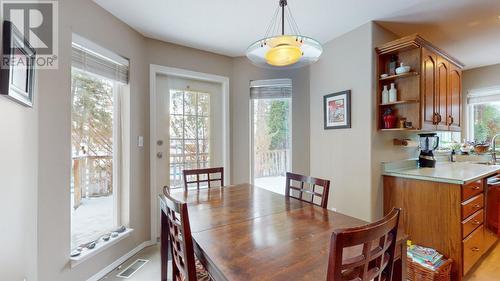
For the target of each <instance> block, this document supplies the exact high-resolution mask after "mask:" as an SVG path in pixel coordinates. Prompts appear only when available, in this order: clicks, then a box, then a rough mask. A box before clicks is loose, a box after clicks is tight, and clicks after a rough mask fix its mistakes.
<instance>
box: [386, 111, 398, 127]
mask: <svg viewBox="0 0 500 281" xmlns="http://www.w3.org/2000/svg"><path fill="white" fill-rule="evenodd" d="M396 121H397V117H396V115H394V114H389V115H385V116H384V128H386V129H392V128H395V127H396Z"/></svg>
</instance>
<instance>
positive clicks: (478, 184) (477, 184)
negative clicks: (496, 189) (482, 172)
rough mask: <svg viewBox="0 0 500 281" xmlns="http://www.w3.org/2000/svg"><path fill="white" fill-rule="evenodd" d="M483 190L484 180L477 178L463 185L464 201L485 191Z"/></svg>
mask: <svg viewBox="0 0 500 281" xmlns="http://www.w3.org/2000/svg"><path fill="white" fill-rule="evenodd" d="M483 190H484V186H483V180H477V181H473V182H471V183H468V184H465V185H462V202H463V201H466V200H468V199H470V198H472V197H474V196H476V195H478V194H479V193H481V192H483Z"/></svg>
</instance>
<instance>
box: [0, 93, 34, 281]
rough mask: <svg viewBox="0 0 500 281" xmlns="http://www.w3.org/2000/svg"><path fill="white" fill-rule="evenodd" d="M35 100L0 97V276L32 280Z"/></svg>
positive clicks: (8, 278) (6, 278)
mask: <svg viewBox="0 0 500 281" xmlns="http://www.w3.org/2000/svg"><path fill="white" fill-rule="evenodd" d="M38 101H39V99H38V98H36V99H35V104H34V107H33V108H28V107H24V106H22V105H20V104H18V103H16V102H14V101H11V100H8V99H7V98H5V97H3V96H2V97H0V194H2V197H1V199H0V206H1V207H0V208H1V212H0V229H1V230H0V244H1V245H2V250H1V251H0V253H1V254H0V276H1V278H0V279H2V280H23V279H24V278H28V280H36V262H37V254H36V243H37V233H36V224H37V221H36V213H37V195H38V192H37V185H38V184H37V170H38V168H37V167H38V162H37V159H38V126H37V117H38Z"/></svg>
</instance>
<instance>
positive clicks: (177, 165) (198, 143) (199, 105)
mask: <svg viewBox="0 0 500 281" xmlns="http://www.w3.org/2000/svg"><path fill="white" fill-rule="evenodd" d="M170 109H171V112H170V187H171V188H178V187H182V186H183V184H184V183H183V177H182V171H183V170H189V169H198V168H206V167H209V166H210V151H209V147H210V139H209V135H210V94H209V93H202V92H195V91H184V90H175V89H174V90H170Z"/></svg>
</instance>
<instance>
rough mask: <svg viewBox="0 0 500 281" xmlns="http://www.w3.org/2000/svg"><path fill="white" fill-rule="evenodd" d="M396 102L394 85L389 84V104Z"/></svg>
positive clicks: (396, 94)
mask: <svg viewBox="0 0 500 281" xmlns="http://www.w3.org/2000/svg"><path fill="white" fill-rule="evenodd" d="M397 100H398V90H396V87H395V85H394V83H391V89H390V90H389V102H395V101H397Z"/></svg>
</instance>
